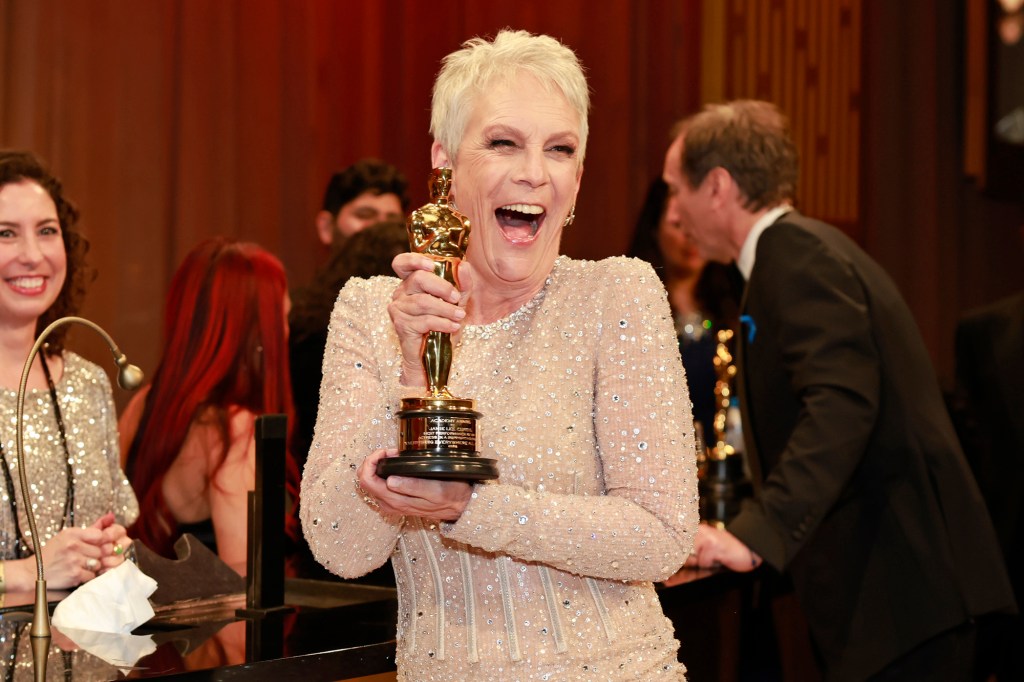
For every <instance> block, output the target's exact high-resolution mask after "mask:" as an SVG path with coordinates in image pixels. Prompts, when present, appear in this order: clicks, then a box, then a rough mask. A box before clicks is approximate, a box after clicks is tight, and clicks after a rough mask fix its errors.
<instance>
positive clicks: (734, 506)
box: [697, 329, 751, 528]
mask: <svg viewBox="0 0 1024 682" xmlns="http://www.w3.org/2000/svg"><path fill="white" fill-rule="evenodd" d="M732 337H733V332H732V330H731V329H720V330H719V331H718V334H717V341H718V343H717V346H716V349H715V357H714V360H713V362H714V365H715V374H716V376H717V379H716V381H715V417H714V421H713V422H712V431H713V439H714V445H711V446H710V447H708V449H707V454H706V456H705V457H704V458H703V461H702V462H701V463H700V466H699V468H698V471H697V476H698V481H697V489H698V491H699V494H700V517H701V519H702V520H704V521H705V522H707V523H709V524H711V525H714V526H718V527H719V528H723V527H725V524H726V523H728V522H729V521H730V520H731V519H732V517H734V516H736V514H737V513H739V508H740V502H741V501H742V500H743V498H745V497H749V495H750V492H751V488H750V482H749V481H747V480H746V475H745V473H744V471H743V456H742V455H741V454H740V453H739V452H737V451H736V448H735V447H734V446H733V445H732V444H731V443H729V438H728V436H729V434H728V420H729V416H730V414H729V413H730V408H731V406H732V405H733V399H732V397H733V396H732V385H733V381H734V380H735V377H736V365H735V364H734V363H733V357H732V353H731V352H730V350H729V342H730V341H731V340H732ZM732 409H735V408H732Z"/></svg>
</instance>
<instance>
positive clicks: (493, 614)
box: [302, 31, 698, 682]
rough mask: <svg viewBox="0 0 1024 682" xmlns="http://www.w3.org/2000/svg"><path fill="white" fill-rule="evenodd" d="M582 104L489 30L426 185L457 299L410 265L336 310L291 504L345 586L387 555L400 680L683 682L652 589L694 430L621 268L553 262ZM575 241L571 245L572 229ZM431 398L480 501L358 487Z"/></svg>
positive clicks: (567, 218)
mask: <svg viewBox="0 0 1024 682" xmlns="http://www.w3.org/2000/svg"><path fill="white" fill-rule="evenodd" d="M588 108H589V95H588V90H587V84H586V80H585V78H584V76H583V73H582V69H581V67H580V65H579V63H578V61H577V59H576V56H575V55H574V54H573V53H572V51H571V50H569V49H568V48H566V47H565V46H563V45H561V44H560V43H558V42H557V41H556V40H554V39H552V38H549V37H547V36H531V35H530V34H528V33H525V32H513V31H502V32H501V33H499V34H498V36H497V37H496V38H495V39H494V41H493V42H489V41H485V40H481V39H474V40H471V41H469V42H467V43H466V44H465V45H464V46H463V48H462V49H461V50H459V51H457V52H455V53H453V54H451V55H449V56H448V57H447V58H446V59H445V62H444V66H443V68H442V70H441V73H440V74H439V76H438V79H437V82H436V84H435V87H434V102H433V112H432V120H431V131H432V133H433V135H434V140H435V141H434V144H433V146H432V149H431V152H432V161H433V165H434V166H435V167H440V166H449V167H451V169H452V199H453V201H454V202H455V203H457V205H458V210H459V211H460V212H462V213H464V214H466V215H467V216H468V217H469V219H470V220H471V222H472V235H471V237H470V240H469V247H468V251H467V255H466V259H465V260H464V261H463V262H462V263H461V264H460V265H459V266H458V281H459V283H460V285H461V289H462V294H460V293H459V292H458V291H457V290H456V288H455V287H454V286H453V285H451V284H450V283H448V282H447V281H445V280H443V279H441V278H440V277H438V276H436V275H434V274H433V263H432V262H431V261H430V260H429V259H428V258H427V257H426V256H424V255H422V254H415V253H408V254H403V255H401V256H399V257H398V258H396V259H395V262H394V265H395V270H396V272H397V273H398V275H399V279H395V278H389V277H377V278H372V279H369V280H364V279H355V280H351V281H350V282H349V283H348V284H347V285H346V286H345V288H344V289H343V290H342V292H341V294H340V296H339V298H338V302H337V304H336V306H335V309H334V312H333V315H332V320H331V327H330V332H329V338H328V344H327V349H326V352H325V358H324V383H323V386H322V388H321V403H320V410H319V417H318V421H317V426H316V432H315V436H314V441H313V447H312V448H311V450H310V453H309V458H308V460H307V465H306V469H305V475H304V478H303V487H302V521H303V527H304V529H305V533H306V536H307V538H308V539H309V541H310V545H311V547H312V549H313V551H314V554H315V555H316V556H317V558H318V560H319V561H320V562H321V563H322V564H324V565H325V566H326V567H327V568H328V569H330V570H332V571H333V572H335V573H337V574H338V575H341V576H345V577H356V576H359V575H361V574H363V573H366V572H367V571H369V570H371V569H373V568H375V567H377V566H379V565H381V564H383V563H384V562H386V561H387V560H388V559H389V558H391V559H392V563H393V565H394V568H395V574H396V583H397V586H398V595H399V616H398V657H397V664H398V673H399V679H401V680H416V681H417V682H419V681H423V680H468V679H472V680H492V679H493V680H524V679H537V680H577V679H593V680H653V679H673V680H678V679H682V678H683V675H684V671H685V669H684V667H683V666H682V664H680V663H679V662H678V660H677V651H678V642H677V641H676V640H675V639H674V636H673V627H672V624H671V622H669V620H668V619H667V618H666V617H665V616H664V614H663V612H662V610H661V606H660V604H659V601H658V596H657V594H656V593H655V590H654V587H653V584H652V581H658V580H663V579H665V578H667V577H668V576H670V575H672V574H673V573H674V572H675V571H676V569H678V568H679V567H680V566H681V565H682V563H683V561H684V560H685V559H686V556H687V555H688V553H689V552H690V549H691V540H692V535H693V532H694V530H695V529H696V524H697V521H698V519H697V505H696V501H697V495H696V484H697V481H696V466H695V458H694V440H693V427H692V423H691V418H690V403H689V398H688V395H687V390H686V383H685V378H684V375H683V369H682V365H681V362H680V358H679V350H678V346H677V344H676V338H675V332H674V329H673V325H672V317H671V314H670V312H669V307H668V303H667V300H666V295H665V290H664V288H663V287H662V285H661V283H660V281H659V279H658V277H657V275H655V274H654V271H653V270H652V269H651V267H650V266H649V265H648V264H646V263H642V262H641V261H638V260H633V259H626V258H611V259H607V260H603V261H599V262H589V261H575V260H571V259H569V258H566V257H564V256H559V253H558V252H559V245H560V239H561V235H562V230H563V229H565V228H567V227H568V226H569V225H571V224H572V222H573V206H574V202H575V198H576V193H577V191H578V190H579V186H580V178H581V176H582V170H583V157H584V151H585V148H586V141H587V112H588ZM573 229H580V227H579V226H576V227H574V228H573ZM428 331H439V332H446V333H450V334H451V335H452V337H451V338H452V340H453V343H454V346H455V347H454V353H453V356H454V362H453V364H452V368H451V376H450V379H449V382H448V385H449V387H450V389H451V392H452V393H453V394H455V395H458V396H466V397H471V398H473V399H474V400H475V401H476V408H477V409H478V410H479V411H480V412H482V413H483V415H484V416H483V418H482V420H481V421H480V434H481V439H480V440H481V455H482V456H483V457H486V458H490V459H494V460H496V461H497V463H498V469H499V474H500V475H499V478H498V479H497V480H495V481H487V482H481V483H475V484H470V483H466V482H456V481H438V480H426V479H411V478H408V477H402V476H391V477H389V478H387V479H382V478H379V477H378V476H377V475H376V473H375V471H376V464H377V462H378V461H379V460H380V459H381V458H382V457H391V456H396V455H397V451H396V449H395V445H396V442H397V431H398V423H397V422H398V420H397V419H396V418H395V413H396V412H397V410H398V409H400V407H399V406H400V404H401V399H402V398H403V397H409V396H416V395H422V394H423V391H424V387H425V386H426V384H427V378H426V376H425V373H424V370H423V365H422V363H421V358H420V355H421V345H422V342H423V336H424V334H425V333H426V332H428Z"/></svg>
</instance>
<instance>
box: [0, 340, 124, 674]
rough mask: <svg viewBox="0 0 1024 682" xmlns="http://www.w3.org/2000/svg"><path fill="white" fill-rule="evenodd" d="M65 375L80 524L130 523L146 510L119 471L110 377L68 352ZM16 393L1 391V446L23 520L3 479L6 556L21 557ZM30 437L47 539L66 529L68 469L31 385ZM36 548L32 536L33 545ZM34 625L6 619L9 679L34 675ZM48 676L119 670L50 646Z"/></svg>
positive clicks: (61, 395) (3, 639)
mask: <svg viewBox="0 0 1024 682" xmlns="http://www.w3.org/2000/svg"><path fill="white" fill-rule="evenodd" d="M63 357H64V373H63V375H62V376H60V377H57V376H54V388H55V389H56V392H57V404H58V405H59V407H60V415H61V418H62V420H63V422H64V429H65V433H66V435H67V445H68V454H69V455H70V456H71V459H72V460H73V462H74V464H73V467H72V476H73V481H74V483H73V485H74V496H73V497H74V523H75V525H76V526H88V525H90V524H92V523H93V522H94V521H95V520H96V519H98V518H99V517H101V516H103V515H104V514H106V513H107V512H108V511H113V512H114V514H115V515H116V516H117V522H118V523H120V524H122V525H124V526H127V525H128V524H129V523H131V522H132V521H134V520H135V517H136V516H138V514H139V505H138V503H137V502H136V500H135V493H134V492H132V489H131V486H130V485H129V484H128V479H127V478H126V477H125V475H124V473H123V472H122V471H121V469H120V465H119V457H118V444H117V412H116V411H115V408H114V400H113V396H112V395H111V392H110V380H109V379H108V378H107V375H106V374H105V373H104V372H103V370H102V369H101V368H100V367H98V366H97V365H94V364H92V363H91V362H89V361H87V360H85V359H83V358H81V357H79V356H78V355H76V354H74V353H72V352H70V351H64V355H63ZM17 409H18V393H17V391H12V390H6V389H0V444H2V445H3V453H4V460H5V461H6V463H7V465H8V471H9V472H10V478H9V479H7V480H9V481H10V482H11V483H13V488H14V494H15V499H16V506H17V510H18V520H17V523H15V520H14V516H13V515H12V510H11V500H10V496H9V492H8V489H7V486H6V485H5V481H4V478H3V477H0V498H2V499H0V560H7V559H15V558H18V544H19V542H18V537H17V531H18V530H20V532H21V534H22V535H23V536H29V535H30V531H29V525H28V520H27V518H26V517H25V511H24V510H25V506H24V504H23V503H22V496H21V484H20V482H19V478H18V476H19V474H18V466H19V462H18V454H17V453H18V450H17V447H18V446H17V443H16V440H15V439H16V433H15V428H14V427H15V423H16V420H17ZM24 419H25V421H24V427H25V430H24V431H23V436H22V437H23V440H24V446H25V460H26V462H27V467H28V468H27V469H26V473H27V474H28V481H29V485H30V486H31V487H32V490H33V492H34V493H35V499H34V500H33V502H34V503H35V516H36V526H37V527H38V529H39V533H40V535H41V536H42V538H43V543H44V544H45V543H46V541H48V540H50V539H51V538H53V537H54V536H55V535H56V534H57V533H59V532H60V530H61V528H63V526H64V522H65V516H66V514H65V504H66V501H67V500H69V499H70V498H69V496H68V494H67V492H68V484H67V481H68V475H67V467H66V466H65V463H64V460H65V455H64V447H63V445H61V437H60V430H59V427H58V424H57V419H56V416H55V414H54V409H53V401H52V399H51V396H50V391H49V390H48V389H43V390H32V391H29V392H28V393H27V394H26V396H25V413H24ZM28 544H29V545H30V546H31V542H29V543H28ZM30 640H31V637H29V632H28V624H27V623H23V622H18V621H12V620H8V619H6V618H0V670H3V671H5V674H6V675H7V678H6V679H18V680H21V679H25V680H28V679H31V674H32V665H33V664H32V661H33V657H32V648H31V641H30ZM48 661H49V662H48V664H47V679H54V680H57V679H65V675H68V676H69V677H68V678H69V679H115V678H116V677H117V676H118V674H119V673H118V672H117V669H116V668H114V667H113V666H111V665H109V664H107V663H105V662H103V661H102V660H100V659H98V658H96V657H94V656H91V655H90V654H88V653H86V652H84V651H74V652H65V651H62V650H61V649H60V648H59V647H58V646H57V645H56V644H54V645H51V647H50V654H49V657H48Z"/></svg>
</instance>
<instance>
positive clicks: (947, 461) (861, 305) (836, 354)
mask: <svg viewBox="0 0 1024 682" xmlns="http://www.w3.org/2000/svg"><path fill="white" fill-rule="evenodd" d="M680 129H681V130H682V133H681V135H680V136H679V137H678V139H676V141H675V142H674V143H673V144H672V146H671V147H670V149H669V152H668V155H667V157H666V160H665V171H664V177H665V181H666V182H667V183H668V184H669V187H670V192H671V193H672V199H671V202H670V206H669V209H668V210H669V215H670V219H673V220H675V221H677V222H678V223H679V224H680V226H681V228H682V229H683V230H684V231H685V232H686V233H687V236H688V237H689V238H690V239H691V240H693V241H694V242H696V244H697V245H698V248H699V249H700V250H701V252H702V255H704V256H705V257H706V258H709V259H712V260H717V261H720V262H730V261H736V263H737V265H738V267H739V269H740V271H741V272H742V273H743V275H744V277H745V278H746V280H747V286H746V290H745V293H744V301H743V303H742V304H741V308H742V309H741V313H742V318H741V319H742V320H743V322H744V324H743V328H742V329H741V330H740V334H739V337H740V339H739V342H740V343H739V346H738V358H739V365H740V381H739V395H740V403H741V409H742V412H743V425H744V435H745V438H746V445H747V456H748V458H749V465H750V468H751V471H752V474H753V478H754V485H755V497H754V499H753V500H751V501H750V502H749V503H748V504H747V505H746V506H745V507H744V508H743V510H742V511H741V512H740V514H739V515H738V516H737V517H736V518H735V519H734V520H732V521H731V522H730V523H729V524H728V525H727V526H726V528H725V529H724V530H720V529H718V528H715V527H712V526H708V525H701V527H700V530H699V532H698V535H697V538H696V541H695V546H694V554H693V556H692V557H691V559H690V563H691V564H693V565H699V566H714V565H722V566H725V567H727V568H730V569H733V570H737V571H749V570H751V569H752V568H754V567H756V566H758V565H759V564H760V563H761V562H762V561H764V562H767V563H768V564H769V565H770V566H771V567H773V568H774V569H777V570H778V571H785V572H788V573H789V575H790V576H791V578H792V581H793V586H794V590H795V592H796V596H797V599H798V600H799V602H800V606H801V608H802V610H803V612H804V614H805V616H806V618H807V622H808V625H809V627H810V631H811V636H812V641H813V643H814V646H815V651H816V654H817V656H818V659H819V662H820V664H821V665H822V668H823V672H824V674H825V677H826V679H829V680H864V679H874V680H917V679H921V680H925V679H927V680H961V679H963V680H968V679H970V677H971V666H972V663H973V652H974V637H975V633H974V626H973V618H974V617H975V616H978V615H981V614H985V613H989V612H993V611H998V610H1007V609H1013V608H1014V607H1013V595H1012V592H1011V589H1010V586H1009V583H1008V580H1007V577H1006V571H1005V568H1004V567H1003V561H1002V558H1001V556H1000V553H999V549H998V547H997V544H996V540H995V536H994V533H993V531H992V525H991V522H990V520H989V518H988V515H987V512H986V510H985V505H984V503H983V501H982V499H981V497H980V495H979V492H978V488H977V486H976V484H975V483H974V479H973V478H972V476H971V472H970V469H969V468H968V466H967V463H966V461H965V459H964V456H963V453H962V452H961V450H960V447H959V445H958V443H957V437H956V434H955V432H954V430H953V427H952V424H951V422H950V419H949V417H948V413H947V410H946V407H945V404H944V402H943V399H942V394H941V391H940V389H939V385H938V381H937V379H936V377H935V374H934V370H933V369H932V367H931V365H930V363H929V360H928V353H927V350H926V349H925V346H924V343H923V342H922V340H921V337H920V334H919V332H918V330H917V327H916V325H915V323H914V320H913V317H912V315H911V313H910V311H909V310H908V308H907V306H906V304H905V303H904V302H903V299H902V298H901V296H900V294H899V292H898V291H897V288H896V286H895V285H894V283H893V282H892V280H891V279H890V278H889V277H888V276H887V275H886V273H885V272H884V271H883V270H882V268H881V267H880V266H879V265H878V264H877V263H875V262H874V261H873V260H872V259H871V258H869V257H868V256H867V255H866V254H865V253H864V252H863V251H862V250H861V249H860V248H858V247H857V246H856V245H855V244H854V243H853V242H852V241H851V240H850V239H849V238H847V237H846V236H845V235H844V234H843V233H842V232H840V231H839V230H837V229H835V228H833V227H831V226H829V225H826V224H824V223H821V222H819V221H816V220H812V219H810V218H806V217H804V216H802V215H800V214H799V213H798V212H796V211H795V210H793V209H792V205H791V202H792V200H793V196H794V190H795V185H796V178H797V157H796V150H795V147H794V144H793V142H792V138H791V136H790V134H789V131H788V128H787V124H786V120H785V118H784V117H783V116H782V115H781V113H780V112H779V111H778V110H777V109H776V108H775V107H774V106H773V105H771V104H769V103H767V102H757V101H738V102H732V103H729V104H724V105H715V106H709V107H707V108H705V110H704V111H702V112H701V113H699V114H697V115H695V116H693V117H691V118H690V119H687V120H686V121H684V122H683V124H682V125H681V128H680Z"/></svg>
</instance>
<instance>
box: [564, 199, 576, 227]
mask: <svg viewBox="0 0 1024 682" xmlns="http://www.w3.org/2000/svg"><path fill="white" fill-rule="evenodd" d="M575 220H576V204H573V205H572V208H570V209H569V215H567V216H566V217H565V222H564V223H562V227H569V226H570V225H572V224H573V221H575Z"/></svg>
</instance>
